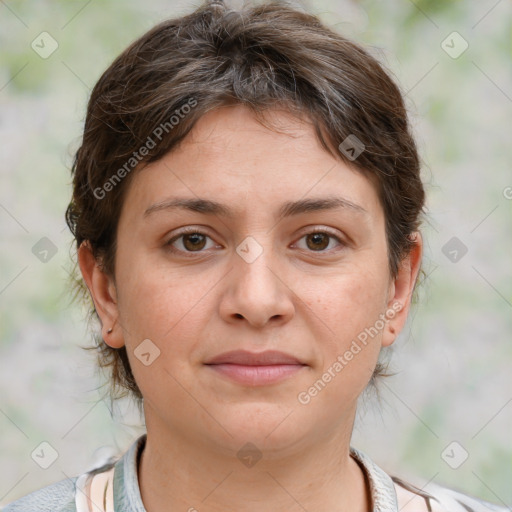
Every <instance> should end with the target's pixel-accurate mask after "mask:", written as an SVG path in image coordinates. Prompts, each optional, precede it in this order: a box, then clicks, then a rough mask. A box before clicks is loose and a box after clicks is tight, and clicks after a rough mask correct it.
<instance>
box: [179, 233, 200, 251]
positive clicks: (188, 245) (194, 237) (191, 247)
mask: <svg viewBox="0 0 512 512" xmlns="http://www.w3.org/2000/svg"><path fill="white" fill-rule="evenodd" d="M182 237H183V247H185V249H187V251H197V250H201V249H203V248H204V246H205V244H206V236H204V235H202V234H201V233H191V234H187V235H182Z"/></svg>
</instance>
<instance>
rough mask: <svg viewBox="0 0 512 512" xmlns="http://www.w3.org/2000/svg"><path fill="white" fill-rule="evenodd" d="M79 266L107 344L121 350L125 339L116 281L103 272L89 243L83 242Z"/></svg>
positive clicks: (79, 254)
mask: <svg viewBox="0 0 512 512" xmlns="http://www.w3.org/2000/svg"><path fill="white" fill-rule="evenodd" d="M78 265H79V266H80V271H81V272H82V277H83V278H84V281H85V283H86V285H87V288H88V289H89V293H90V294H91V297H92V300H93V302H94V307H95V308H96V312H97V313H98V316H99V317H100V320H101V326H102V327H101V332H102V336H103V339H104V340H105V343H106V344H107V345H109V346H111V347H112V348H121V347H122V346H123V345H124V339H123V333H122V330H121V326H120V324H119V322H118V320H119V310H118V306H117V293H116V287H115V283H114V279H113V278H112V277H110V276H108V275H107V274H106V273H105V272H104V271H103V270H102V268H101V265H100V262H99V261H96V259H95V258H94V255H93V253H92V249H91V246H90V244H89V242H88V241H84V242H82V244H81V245H80V248H79V249H78ZM110 329H112V331H111V332H109V330H110Z"/></svg>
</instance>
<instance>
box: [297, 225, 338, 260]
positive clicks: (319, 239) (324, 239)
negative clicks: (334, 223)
mask: <svg viewBox="0 0 512 512" xmlns="http://www.w3.org/2000/svg"><path fill="white" fill-rule="evenodd" d="M297 246H298V247H299V249H302V250H304V251H309V252H311V251H313V252H317V253H325V254H328V253H332V252H335V251H338V250H340V249H343V248H344V247H345V246H346V244H345V243H344V242H343V240H342V239H341V238H340V237H339V236H337V235H335V234H334V233H331V232H330V231H327V230H326V229H325V228H324V229H317V230H315V231H311V232H310V233H306V234H305V235H303V236H302V237H301V238H300V239H299V241H298V242H297Z"/></svg>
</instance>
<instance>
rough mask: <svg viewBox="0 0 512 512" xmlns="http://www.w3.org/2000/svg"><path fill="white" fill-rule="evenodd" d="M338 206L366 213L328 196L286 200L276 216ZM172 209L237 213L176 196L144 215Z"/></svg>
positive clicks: (225, 214)
mask: <svg viewBox="0 0 512 512" xmlns="http://www.w3.org/2000/svg"><path fill="white" fill-rule="evenodd" d="M340 208H346V209H348V210H351V211H353V212H355V213H359V214H364V215H368V212H367V210H365V209H364V208H363V207H362V206H360V205H358V204H356V203H353V202H352V201H349V200H348V199H344V198H342V197H333V196H330V197H321V198H311V199H299V200H298V201H287V202H285V203H283V204H282V205H281V208H280V209H279V213H278V218H279V219H283V218H285V217H291V216H293V215H300V214H302V213H309V212H317V211H324V210H334V209H340ZM173 209H183V210H189V211H193V212H198V213H203V214H205V215H219V216H222V217H226V218H229V219H233V218H235V217H236V216H238V215H239V214H238V212H236V211H234V210H232V209H230V208H229V207H228V206H226V205H224V204H222V203H219V202H217V201H212V200H210V199H202V198H196V199H193V198H186V197H176V198H172V199H167V200H165V201H162V202H159V203H155V204H153V205H151V206H150V207H149V208H148V209H147V210H146V211H145V212H144V217H147V216H148V215H151V214H152V213H155V212H158V211H162V210H173Z"/></svg>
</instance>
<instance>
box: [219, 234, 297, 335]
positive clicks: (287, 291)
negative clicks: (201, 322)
mask: <svg viewBox="0 0 512 512" xmlns="http://www.w3.org/2000/svg"><path fill="white" fill-rule="evenodd" d="M244 248H245V249H246V251H245V252H244ZM258 254H259V255H258ZM255 255H257V257H256V258H255V259H254V257H255ZM285 265H286V263H285V262H284V261H278V258H277V256H276V255H275V253H274V252H273V251H272V250H271V249H270V247H268V245H267V246H265V247H264V246H263V245H262V244H261V243H255V242H254V239H253V242H252V244H249V245H248V246H247V245H246V246H245V247H244V246H243V244H241V246H239V247H238V248H237V251H236V252H233V267H232V270H231V271H230V272H229V273H228V274H227V275H226V277H225V279H226V281H225V283H224V286H225V288H224V289H223V293H222V298H221V301H220V306H219V308H220V309H219V313H220V315H221V317H222V318H224V319H225V320H226V321H227V322H230V323H233V322H244V321H245V322H247V323H248V324H250V325H251V326H252V327H255V328H262V327H264V326H265V325H267V324H268V323H269V322H271V323H274V324H275V325H277V324H278V323H279V324H281V323H286V322H287V321H289V320H290V319H291V318H292V317H293V315H294V311H295V307H294V302H293V297H294V292H293V291H292V289H291V288H290V283H289V282H288V280H289V275H288V274H289V273H288V272H287V269H286V266H285ZM287 277H288V279H287Z"/></svg>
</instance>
